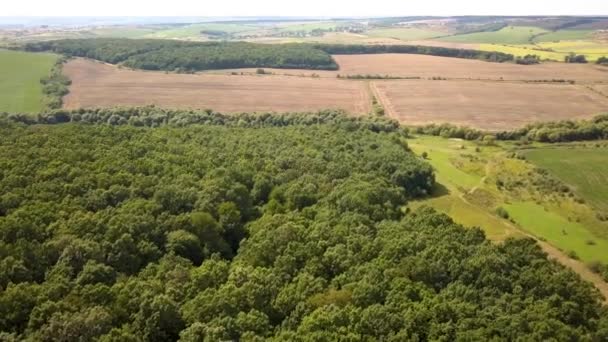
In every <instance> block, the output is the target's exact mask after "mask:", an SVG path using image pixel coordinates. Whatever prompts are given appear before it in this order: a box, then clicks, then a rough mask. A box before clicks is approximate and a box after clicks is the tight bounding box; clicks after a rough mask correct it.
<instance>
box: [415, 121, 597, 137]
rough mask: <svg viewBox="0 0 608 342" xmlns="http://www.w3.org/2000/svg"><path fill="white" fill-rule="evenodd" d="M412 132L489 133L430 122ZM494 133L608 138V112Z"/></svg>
mask: <svg viewBox="0 0 608 342" xmlns="http://www.w3.org/2000/svg"><path fill="white" fill-rule="evenodd" d="M413 132H415V133H418V134H427V135H434V136H441V137H444V138H460V139H465V140H480V139H482V138H483V137H484V136H485V135H487V134H489V133H486V132H484V131H481V130H477V129H474V128H469V127H459V126H454V125H450V124H441V125H437V124H431V125H426V126H420V127H415V128H413ZM493 134H494V135H495V137H496V140H522V141H539V142H546V143H558V142H568V141H585V140H602V139H608V115H599V116H596V117H595V118H593V119H591V120H579V121H574V120H564V121H555V122H539V123H535V124H529V125H527V126H525V127H524V128H521V129H516V130H513V131H503V132H495V133H493Z"/></svg>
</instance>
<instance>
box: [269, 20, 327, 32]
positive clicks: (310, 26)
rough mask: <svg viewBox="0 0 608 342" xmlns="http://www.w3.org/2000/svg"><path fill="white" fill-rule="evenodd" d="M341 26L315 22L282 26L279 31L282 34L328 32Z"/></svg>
mask: <svg viewBox="0 0 608 342" xmlns="http://www.w3.org/2000/svg"><path fill="white" fill-rule="evenodd" d="M338 26H339V24H338V23H336V22H314V23H297V24H286V25H281V26H280V27H279V28H278V30H279V31H282V32H297V31H306V32H310V31H312V30H328V29H334V28H336V27H338Z"/></svg>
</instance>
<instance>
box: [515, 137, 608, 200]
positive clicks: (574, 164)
mask: <svg viewBox="0 0 608 342" xmlns="http://www.w3.org/2000/svg"><path fill="white" fill-rule="evenodd" d="M525 155H526V158H528V160H530V161H531V162H533V163H534V164H536V165H538V166H539V167H541V168H543V169H546V170H548V171H549V172H551V173H552V174H554V175H555V176H557V177H558V178H559V179H560V180H562V181H563V182H564V183H567V184H568V185H570V186H571V187H573V188H574V189H575V192H576V193H577V194H578V195H580V196H581V197H583V198H584V199H585V200H587V201H588V202H589V203H591V204H592V205H593V206H595V207H596V208H597V209H599V210H602V211H606V212H608V147H595V146H593V147H582V146H580V145H579V146H574V147H569V146H562V147H546V148H538V149H533V150H528V151H526V152H525Z"/></svg>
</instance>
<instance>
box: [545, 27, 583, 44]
mask: <svg viewBox="0 0 608 342" xmlns="http://www.w3.org/2000/svg"><path fill="white" fill-rule="evenodd" d="M593 32H594V31H593V30H559V31H555V32H548V33H545V34H541V35H538V36H536V37H534V42H559V41H562V40H587V39H590V38H591V36H592V34H593Z"/></svg>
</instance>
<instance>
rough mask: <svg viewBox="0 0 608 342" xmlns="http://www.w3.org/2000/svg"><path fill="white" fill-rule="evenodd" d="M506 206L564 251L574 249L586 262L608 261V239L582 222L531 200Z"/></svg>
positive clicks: (523, 223)
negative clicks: (571, 219) (602, 237)
mask: <svg viewBox="0 0 608 342" xmlns="http://www.w3.org/2000/svg"><path fill="white" fill-rule="evenodd" d="M505 208H506V209H507V211H508V212H509V214H510V215H511V217H512V218H513V219H514V220H515V222H517V224H519V225H520V226H521V227H524V229H525V230H526V231H528V232H530V233H532V234H533V235H535V236H537V237H542V238H543V239H545V240H547V242H549V243H550V244H552V245H553V246H555V247H558V248H559V249H561V250H563V251H564V252H566V253H569V252H571V251H574V252H575V253H576V254H577V255H578V257H579V258H580V259H581V260H583V261H601V262H608V253H606V251H608V241H607V240H605V239H599V238H597V236H595V235H593V234H592V233H591V232H590V231H589V230H588V229H587V228H586V227H585V226H584V225H582V224H581V223H578V222H573V221H569V220H568V219H566V218H564V217H563V216H560V215H559V214H557V213H555V212H553V211H551V210H550V209H547V208H545V207H543V206H541V205H538V204H535V203H531V202H520V203H512V204H506V205H505Z"/></svg>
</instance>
